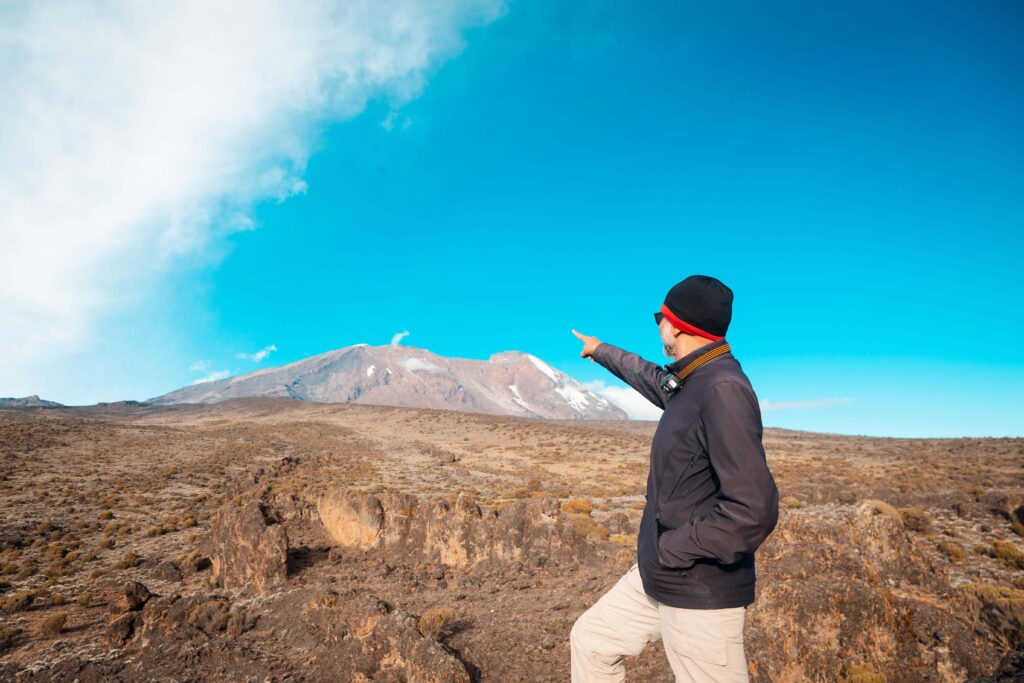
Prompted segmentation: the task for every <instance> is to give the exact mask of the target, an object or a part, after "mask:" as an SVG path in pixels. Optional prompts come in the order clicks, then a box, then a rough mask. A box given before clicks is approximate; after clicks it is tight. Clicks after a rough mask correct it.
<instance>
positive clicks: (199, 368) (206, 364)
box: [188, 360, 213, 372]
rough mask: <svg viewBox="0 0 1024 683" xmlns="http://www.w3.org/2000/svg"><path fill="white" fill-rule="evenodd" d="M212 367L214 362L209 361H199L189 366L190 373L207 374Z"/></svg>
mask: <svg viewBox="0 0 1024 683" xmlns="http://www.w3.org/2000/svg"><path fill="white" fill-rule="evenodd" d="M211 367H213V363H212V362H210V361H208V360H197V361H196V362H195V363H193V364H192V365H190V366H188V371H189V372H207V371H208V370H209V369H210V368H211Z"/></svg>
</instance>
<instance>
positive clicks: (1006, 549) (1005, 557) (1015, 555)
mask: <svg viewBox="0 0 1024 683" xmlns="http://www.w3.org/2000/svg"><path fill="white" fill-rule="evenodd" d="M992 556H993V557H995V558H996V559H997V560H999V561H1000V562H1002V563H1003V564H1005V565H1006V566H1008V567H1011V568H1013V569H1024V553H1022V552H1021V551H1020V549H1019V548H1018V547H1017V546H1015V545H1014V544H1013V543H1010V542H1009V541H996V542H995V543H993V544H992Z"/></svg>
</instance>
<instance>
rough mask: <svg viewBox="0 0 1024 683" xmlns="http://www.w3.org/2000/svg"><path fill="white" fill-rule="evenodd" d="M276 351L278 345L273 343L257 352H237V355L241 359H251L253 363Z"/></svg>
mask: <svg viewBox="0 0 1024 683" xmlns="http://www.w3.org/2000/svg"><path fill="white" fill-rule="evenodd" d="M274 351H277V347H276V346H274V345H273V344H271V345H270V346H264V347H263V348H262V349H260V350H259V351H257V352H255V353H236V354H235V357H236V358H239V359H241V360H251V361H252V362H253V363H260V362H262V361H263V359H264V358H266V357H267V356H269V355H270V354H271V353H273V352H274Z"/></svg>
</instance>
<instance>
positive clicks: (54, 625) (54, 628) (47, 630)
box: [39, 612, 68, 636]
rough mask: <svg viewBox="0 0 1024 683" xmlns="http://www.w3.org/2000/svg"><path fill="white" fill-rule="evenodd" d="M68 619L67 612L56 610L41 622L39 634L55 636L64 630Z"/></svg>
mask: <svg viewBox="0 0 1024 683" xmlns="http://www.w3.org/2000/svg"><path fill="white" fill-rule="evenodd" d="M67 621H68V614H67V612H54V613H53V614H48V615H46V618H45V619H43V620H42V621H41V622H39V635H42V636H55V635H57V634H58V633H60V632H61V631H63V630H64V624H66V623H67Z"/></svg>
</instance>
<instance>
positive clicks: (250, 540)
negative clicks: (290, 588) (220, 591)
mask: <svg viewBox="0 0 1024 683" xmlns="http://www.w3.org/2000/svg"><path fill="white" fill-rule="evenodd" d="M209 541H210V546H211V548H210V550H211V553H210V555H211V557H210V561H211V565H212V575H213V580H214V583H215V584H216V585H217V586H218V587H221V588H224V589H239V590H250V591H253V592H256V593H263V592H266V591H267V590H269V589H270V588H272V587H274V586H276V585H278V584H280V583H281V582H283V581H284V580H285V579H287V577H288V536H287V534H286V533H285V530H284V527H283V526H281V525H280V524H278V523H276V521H275V520H273V519H271V518H269V517H268V516H267V514H266V511H265V510H264V508H263V507H262V506H261V505H260V504H259V503H257V502H255V501H251V502H249V503H246V504H244V505H242V506H238V505H235V504H233V503H228V504H227V505H224V506H222V507H221V508H220V509H219V510H218V511H217V513H216V514H215V515H214V519H213V524H212V525H211V530H210V538H209Z"/></svg>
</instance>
